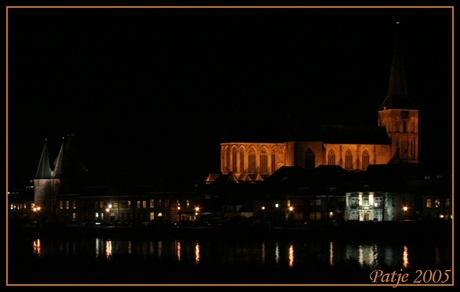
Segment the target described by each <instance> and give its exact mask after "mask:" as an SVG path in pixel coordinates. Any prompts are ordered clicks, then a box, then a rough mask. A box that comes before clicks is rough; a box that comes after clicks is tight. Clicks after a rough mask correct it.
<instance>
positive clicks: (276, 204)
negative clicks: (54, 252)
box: [8, 163, 453, 226]
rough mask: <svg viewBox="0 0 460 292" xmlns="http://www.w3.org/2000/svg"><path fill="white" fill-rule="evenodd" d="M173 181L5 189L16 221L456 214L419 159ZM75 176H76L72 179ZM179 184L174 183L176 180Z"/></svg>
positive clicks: (229, 221)
mask: <svg viewBox="0 0 460 292" xmlns="http://www.w3.org/2000/svg"><path fill="white" fill-rule="evenodd" d="M210 176H212V179H209V177H208V178H205V179H203V181H202V182H195V183H190V184H187V183H184V184H181V183H178V182H177V181H176V180H174V179H171V180H170V181H169V182H170V184H169V185H166V184H165V181H163V182H162V183H152V184H144V185H129V184H124V185H120V184H118V185H117V184H111V185H101V186H94V185H79V186H78V187H76V188H75V187H74V188H66V187H65V183H64V184H63V183H62V181H61V182H60V184H59V187H56V186H58V184H53V182H52V181H50V182H49V185H48V189H47V187H45V190H46V189H47V191H45V195H44V198H43V203H42V204H40V203H38V202H36V201H34V187H33V186H28V187H25V188H22V189H15V190H10V191H9V192H8V203H9V219H10V220H11V221H12V222H21V223H23V224H31V222H36V223H37V224H41V223H43V222H49V221H51V220H57V221H59V222H61V223H63V224H72V225H75V224H90V225H92V224H96V225H99V224H100V225H115V226H116V225H121V226H126V225H132V224H144V225H147V224H161V225H177V224H179V225H180V224H184V225H185V224H190V225H192V224H193V225H197V226H222V225H235V224H236V225H242V224H244V225H251V226H303V225H306V224H317V223H331V222H344V221H398V220H451V219H452V211H453V204H452V189H453V188H452V175H451V173H450V172H449V171H444V172H443V171H440V170H437V169H434V168H433V167H428V166H425V165H423V164H421V163H418V164H387V165H370V166H369V168H368V170H367V171H366V172H349V171H346V170H344V169H343V168H342V167H340V166H335V165H320V166H318V167H316V168H315V169H313V170H308V169H304V168H302V167H296V166H292V167H288V166H283V167H281V168H279V169H278V170H277V171H275V172H274V173H272V174H271V175H269V176H267V177H265V178H264V179H262V178H261V179H260V180H246V179H243V178H242V177H241V176H237V175H235V174H234V173H232V172H230V173H226V174H223V173H219V174H211V175H210ZM75 185H76V184H75V183H74V184H73V186H75ZM173 186H174V187H173Z"/></svg>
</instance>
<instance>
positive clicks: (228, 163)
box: [225, 147, 230, 172]
mask: <svg viewBox="0 0 460 292" xmlns="http://www.w3.org/2000/svg"><path fill="white" fill-rule="evenodd" d="M225 165H226V167H227V169H226V172H230V148H228V147H227V148H226V149H225Z"/></svg>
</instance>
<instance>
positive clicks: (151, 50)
mask: <svg viewBox="0 0 460 292" xmlns="http://www.w3.org/2000/svg"><path fill="white" fill-rule="evenodd" d="M452 9H453V8H449V7H447V8H411V9H408V8H357V9H352V8H324V9H317V8H290V9H282V8H275V9H263V8H254V9H250V8H240V9H236V8H219V9H211V8H193V9H192V8H173V9H166V8H136V9H133V8H122V9H116V8H104V9H100V8H65V9H50V8H9V9H8V10H7V12H8V23H7V25H8V27H7V32H8V41H7V44H8V55H7V57H8V72H7V73H8V91H7V106H8V108H7V110H8V117H7V130H8V136H7V141H8V143H7V146H8V153H7V156H8V179H9V184H10V186H11V187H13V186H16V185H21V184H28V181H29V180H30V179H33V176H34V175H35V171H36V168H37V164H38V161H39V158H40V154H41V151H42V147H43V144H44V141H45V139H48V143H49V146H50V150H51V157H52V159H54V157H55V156H56V155H57V151H58V148H59V146H60V142H61V137H62V136H65V135H67V134H73V135H74V141H75V143H76V144H77V145H78V146H79V149H80V153H81V156H82V159H83V160H84V162H85V164H86V166H87V168H88V170H89V171H90V172H92V173H95V174H99V175H102V176H106V177H120V176H121V177H126V178H138V177H142V178H151V177H155V176H157V175H175V174H179V175H187V176H190V177H191V178H193V179H195V178H196V179H204V178H205V177H206V175H207V174H208V173H211V172H217V171H218V170H219V143H220V142H225V141H227V139H234V140H235V139H236V140H241V141H247V139H248V137H254V140H255V139H259V138H261V137H264V138H265V137H267V136H269V135H270V133H274V135H273V136H276V137H273V139H272V140H277V139H278V133H280V132H283V131H284V130H285V128H286V125H287V124H286V123H287V121H290V122H291V123H292V122H295V123H297V124H299V125H302V124H307V123H318V124H319V123H321V124H324V123H329V124H331V123H332V124H360V125H377V109H378V107H379V106H380V104H381V103H382V102H383V100H384V98H385V96H386V94H387V89H388V82H389V74H390V66H391V58H392V53H393V51H392V50H393V45H394V37H395V27H396V24H395V23H396V21H400V22H401V25H400V29H401V32H402V36H403V54H404V62H405V68H406V77H407V83H408V90H409V95H410V98H411V99H412V100H413V102H414V103H415V104H416V105H417V106H418V108H419V110H420V118H421V121H420V143H421V145H420V147H421V148H420V155H421V160H424V161H428V162H433V161H436V159H439V160H441V161H443V162H444V163H446V165H447V166H449V165H450V163H451V162H450V161H451V157H452V135H453V134H452V127H451V125H452ZM261 133H263V134H264V135H261ZM267 133H268V134H269V135H267ZM230 137H231V138H230ZM249 139H250V138H249ZM266 140H267V142H271V140H270V139H266Z"/></svg>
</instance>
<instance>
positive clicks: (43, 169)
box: [35, 139, 51, 179]
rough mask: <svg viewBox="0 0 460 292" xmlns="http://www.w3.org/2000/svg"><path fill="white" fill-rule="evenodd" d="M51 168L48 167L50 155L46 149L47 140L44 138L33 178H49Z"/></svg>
mask: <svg viewBox="0 0 460 292" xmlns="http://www.w3.org/2000/svg"><path fill="white" fill-rule="evenodd" d="M50 178H51V168H50V157H49V151H48V145H47V141H46V139H45V145H44V146H43V150H42V155H41V156H40V161H39V163H38V168H37V172H36V173H35V179H50Z"/></svg>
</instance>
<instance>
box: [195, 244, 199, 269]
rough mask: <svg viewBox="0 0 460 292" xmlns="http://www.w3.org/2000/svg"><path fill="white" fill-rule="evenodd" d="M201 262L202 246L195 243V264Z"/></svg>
mask: <svg viewBox="0 0 460 292" xmlns="http://www.w3.org/2000/svg"><path fill="white" fill-rule="evenodd" d="M199 262H200V244H199V243H198V241H197V242H196V243H195V264H198V263H199Z"/></svg>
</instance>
